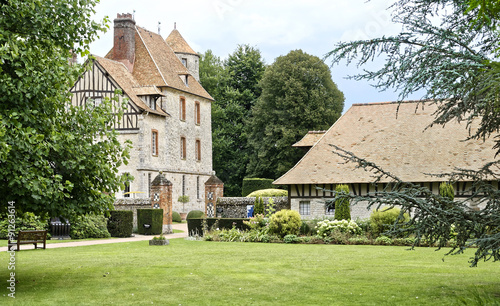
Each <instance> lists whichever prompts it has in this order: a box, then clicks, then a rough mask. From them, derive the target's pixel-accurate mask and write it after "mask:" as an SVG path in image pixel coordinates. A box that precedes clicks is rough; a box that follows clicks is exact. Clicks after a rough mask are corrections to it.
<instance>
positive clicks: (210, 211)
mask: <svg viewBox="0 0 500 306" xmlns="http://www.w3.org/2000/svg"><path fill="white" fill-rule="evenodd" d="M223 196H224V183H223V182H222V181H221V180H220V179H219V178H218V177H216V176H215V175H212V176H211V177H210V178H209V179H208V180H207V181H206V182H205V215H206V216H207V217H208V218H213V217H216V216H217V207H216V205H217V198H221V197H223Z"/></svg>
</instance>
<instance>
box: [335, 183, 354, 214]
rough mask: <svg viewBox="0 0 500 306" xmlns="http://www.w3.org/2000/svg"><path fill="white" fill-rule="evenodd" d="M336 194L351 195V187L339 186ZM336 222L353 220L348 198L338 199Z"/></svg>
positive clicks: (336, 203)
mask: <svg viewBox="0 0 500 306" xmlns="http://www.w3.org/2000/svg"><path fill="white" fill-rule="evenodd" d="M335 192H338V193H347V194H349V186H347V185H337V187H335ZM337 196H338V195H337ZM335 220H351V207H350V205H349V199H348V198H342V199H337V200H336V201H335Z"/></svg>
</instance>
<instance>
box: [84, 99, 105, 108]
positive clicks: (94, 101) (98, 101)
mask: <svg viewBox="0 0 500 306" xmlns="http://www.w3.org/2000/svg"><path fill="white" fill-rule="evenodd" d="M87 102H88V104H89V105H91V106H94V107H97V106H99V105H101V103H102V97H89V98H87Z"/></svg>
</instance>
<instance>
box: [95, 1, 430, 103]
mask: <svg viewBox="0 0 500 306" xmlns="http://www.w3.org/2000/svg"><path fill="white" fill-rule="evenodd" d="M392 2H393V1H391V0H372V1H369V2H366V0H349V1H344V0H342V1H341V0H267V1H262V0H184V1H172V0H167V1H159V0H141V1H137V0H120V1H118V0H102V1H101V3H99V4H98V5H97V6H96V15H95V19H96V20H101V19H102V18H103V17H104V16H109V18H110V19H111V21H112V20H113V19H114V18H116V14H117V13H133V11H134V10H135V14H134V18H135V20H136V23H137V25H139V26H141V27H144V28H146V29H148V30H150V31H155V32H157V31H158V22H160V23H161V24H160V34H161V35H162V36H163V37H166V36H168V34H169V33H170V31H171V30H172V29H173V27H174V22H176V23H177V29H178V30H179V31H180V33H181V34H182V35H183V37H184V38H185V39H186V40H187V42H188V43H189V44H190V46H191V47H192V48H193V49H194V50H196V51H197V52H205V51H206V50H208V49H211V50H212V51H213V52H214V54H216V55H217V56H220V57H221V58H225V57H227V55H228V54H230V53H232V52H233V51H234V50H235V49H236V47H237V45H238V44H249V45H251V46H254V47H257V48H258V49H259V50H260V51H261V53H262V56H263V58H264V59H265V62H266V64H271V63H273V62H274V60H275V58H276V57H278V56H280V55H286V54H287V53H288V52H289V51H291V50H295V49H302V50H303V51H305V52H307V53H309V54H312V55H316V56H318V57H320V58H322V57H323V56H324V55H325V54H326V53H327V52H328V51H330V50H331V49H332V48H333V47H334V45H335V43H337V42H339V41H351V40H356V39H368V38H373V37H379V36H382V35H390V34H395V33H398V31H399V29H400V26H398V25H395V24H393V23H391V21H390V12H389V11H387V10H386V9H387V7H389V6H390V4H391V3H392ZM112 28H113V25H112V23H111V24H110V30H109V31H108V32H107V33H105V34H103V35H101V37H100V39H99V40H98V41H97V42H94V43H93V44H92V45H91V50H90V51H91V52H92V53H94V54H96V55H101V56H103V55H105V54H106V53H107V51H109V49H111V47H112V43H113V42H112V41H113V39H112V32H113V30H112ZM326 63H327V64H328V65H330V64H331V62H329V61H328V59H327V60H326ZM381 63H383V59H377V60H376V62H375V63H373V64H370V66H368V67H369V68H374V67H379V66H380V64H381ZM331 71H332V79H333V81H334V82H335V83H336V84H337V85H338V87H339V89H340V90H341V91H343V92H344V95H345V97H346V101H345V107H344V111H345V110H347V109H348V108H349V107H350V105H351V104H352V103H369V102H382V101H394V100H396V99H397V97H398V94H397V93H395V92H393V91H386V92H379V91H378V90H377V89H375V88H373V87H372V86H370V84H369V83H367V82H365V81H354V80H347V79H346V77H347V76H348V75H353V74H355V73H356V72H357V71H360V70H358V69H357V68H356V66H354V65H351V66H348V67H347V66H346V65H345V63H341V64H340V65H334V66H332V67H331ZM411 98H414V99H419V98H420V96H418V95H416V96H414V97H411Z"/></svg>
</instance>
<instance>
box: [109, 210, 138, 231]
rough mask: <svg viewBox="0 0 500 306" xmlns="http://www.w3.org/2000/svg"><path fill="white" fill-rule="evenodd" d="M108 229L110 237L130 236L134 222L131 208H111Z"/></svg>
mask: <svg viewBox="0 0 500 306" xmlns="http://www.w3.org/2000/svg"><path fill="white" fill-rule="evenodd" d="M109 213H110V216H109V219H108V231H109V234H110V235H111V237H130V236H131V235H132V228H133V222H134V214H133V212H132V211H131V210H112V211H110V212H109Z"/></svg>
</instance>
